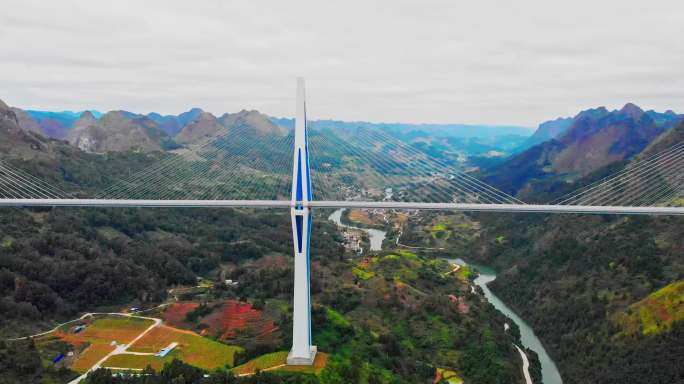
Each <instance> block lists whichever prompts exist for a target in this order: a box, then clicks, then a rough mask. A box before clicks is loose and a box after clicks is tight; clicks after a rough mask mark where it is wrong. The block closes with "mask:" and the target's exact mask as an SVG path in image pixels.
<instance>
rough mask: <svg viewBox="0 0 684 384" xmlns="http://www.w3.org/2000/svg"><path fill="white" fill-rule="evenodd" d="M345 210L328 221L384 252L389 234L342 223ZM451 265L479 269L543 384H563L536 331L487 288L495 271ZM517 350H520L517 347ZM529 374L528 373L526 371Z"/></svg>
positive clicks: (482, 282)
mask: <svg viewBox="0 0 684 384" xmlns="http://www.w3.org/2000/svg"><path fill="white" fill-rule="evenodd" d="M343 211H344V209H338V210H336V211H335V212H333V213H332V214H331V215H330V216H329V217H328V219H329V220H330V221H333V222H334V223H335V224H337V225H339V226H340V227H344V228H351V229H357V230H360V231H364V232H366V234H368V238H369V240H370V250H371V251H380V250H382V242H383V240H385V237H386V235H387V233H386V232H385V231H381V230H378V229H372V228H359V227H354V226H351V225H347V224H344V223H342V212H343ZM448 261H449V262H450V263H454V264H459V265H470V266H472V267H475V268H477V270H478V272H479V276H478V277H477V278H476V279H475V281H474V283H475V284H476V285H477V286H479V287H480V288H482V291H483V292H484V295H485V298H486V299H487V301H489V302H490V303H492V305H493V306H494V308H496V309H498V310H499V311H500V312H501V313H503V314H504V315H506V316H507V317H508V318H509V319H511V320H512V321H513V322H514V323H515V324H516V325H517V326H518V328H520V341H521V342H522V344H523V345H524V346H525V347H527V348H530V349H532V350H533V351H535V352H536V353H537V355H538V356H539V362H540V363H541V371H542V382H543V384H562V383H563V380H562V379H561V376H560V373H559V372H558V368H557V367H556V363H554V361H553V360H551V357H550V356H549V354H548V353H547V352H546V349H544V346H543V345H542V343H541V341H540V340H539V338H537V336H536V335H535V334H534V331H533V330H532V328H531V327H530V326H529V325H528V324H527V323H526V322H525V321H524V320H523V319H521V318H520V317H519V316H518V315H516V314H515V312H513V310H512V309H510V308H509V307H508V306H507V305H506V304H504V302H503V301H501V299H499V298H498V297H496V295H494V294H493V293H492V291H491V290H490V289H489V287H487V284H489V283H491V282H492V281H494V279H496V273H494V270H493V269H491V268H489V267H487V266H484V265H478V264H472V263H466V262H465V261H464V260H462V259H450V260H448ZM516 348H518V347H517V346H516ZM518 351H519V352H520V354H521V356H523V361H525V360H526V356H525V354H524V352H523V351H522V350H521V349H520V348H518ZM525 373H526V374H527V371H525ZM526 376H527V375H526ZM526 379H529V376H527V377H526Z"/></svg>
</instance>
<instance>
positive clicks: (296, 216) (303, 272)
mask: <svg viewBox="0 0 684 384" xmlns="http://www.w3.org/2000/svg"><path fill="white" fill-rule="evenodd" d="M292 164H293V166H292V201H291V204H292V205H291V208H290V216H291V217H292V238H293V243H294V268H295V270H294V300H293V313H292V349H291V350H290V353H289V354H288V355H287V363H288V364H289V365H312V364H313V362H314V360H315V358H316V352H317V349H316V346H313V345H311V344H312V339H311V292H310V282H311V276H310V270H311V266H310V256H311V255H310V239H311V211H310V208H309V206H308V205H309V202H310V201H311V200H312V197H313V196H312V193H311V177H310V173H309V151H308V143H307V132H306V104H305V101H304V79H302V78H298V79H297V116H296V120H295V132H294V159H293V163H292Z"/></svg>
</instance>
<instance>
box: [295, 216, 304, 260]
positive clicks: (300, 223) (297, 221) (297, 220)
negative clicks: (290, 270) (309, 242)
mask: <svg viewBox="0 0 684 384" xmlns="http://www.w3.org/2000/svg"><path fill="white" fill-rule="evenodd" d="M295 225H296V227H297V249H298V250H299V253H302V232H303V229H304V228H303V227H304V217H302V216H301V215H296V216H295Z"/></svg>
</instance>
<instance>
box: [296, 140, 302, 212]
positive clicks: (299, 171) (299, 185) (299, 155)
mask: <svg viewBox="0 0 684 384" xmlns="http://www.w3.org/2000/svg"><path fill="white" fill-rule="evenodd" d="M296 196H297V201H302V150H301V149H298V150H297V195H296Z"/></svg>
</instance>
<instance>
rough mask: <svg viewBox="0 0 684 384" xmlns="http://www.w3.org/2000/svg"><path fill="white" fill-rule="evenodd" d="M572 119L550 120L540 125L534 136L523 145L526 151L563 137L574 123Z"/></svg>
mask: <svg viewBox="0 0 684 384" xmlns="http://www.w3.org/2000/svg"><path fill="white" fill-rule="evenodd" d="M573 121H574V120H573V118H571V117H559V118H557V119H556V120H550V121H546V122H543V123H541V124H539V127H538V128H537V130H536V131H534V134H533V135H532V136H530V138H529V139H527V141H525V143H524V144H523V146H522V147H524V149H527V148H530V147H533V146H535V145H537V144H540V143H543V142H545V141H549V140H551V139H555V138H557V137H558V136H561V135H563V134H564V133H565V132H566V131H567V130H568V128H570V126H571V125H572V123H573Z"/></svg>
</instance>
